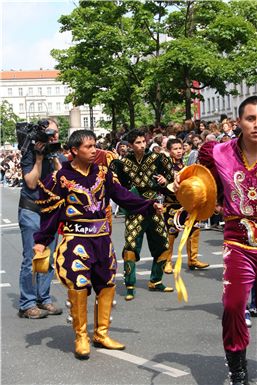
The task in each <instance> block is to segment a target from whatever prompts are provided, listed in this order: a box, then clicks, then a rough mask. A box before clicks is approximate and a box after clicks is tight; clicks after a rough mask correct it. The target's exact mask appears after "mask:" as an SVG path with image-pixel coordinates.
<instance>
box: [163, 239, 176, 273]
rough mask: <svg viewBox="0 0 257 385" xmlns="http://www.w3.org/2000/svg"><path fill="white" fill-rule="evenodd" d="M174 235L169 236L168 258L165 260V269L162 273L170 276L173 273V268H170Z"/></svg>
mask: <svg viewBox="0 0 257 385" xmlns="http://www.w3.org/2000/svg"><path fill="white" fill-rule="evenodd" d="M175 238H176V237H175V235H169V256H168V258H167V261H166V264H165V267H164V270H163V271H164V273H166V274H172V273H173V268H172V262H171V258H172V254H173V246H174V241H175Z"/></svg>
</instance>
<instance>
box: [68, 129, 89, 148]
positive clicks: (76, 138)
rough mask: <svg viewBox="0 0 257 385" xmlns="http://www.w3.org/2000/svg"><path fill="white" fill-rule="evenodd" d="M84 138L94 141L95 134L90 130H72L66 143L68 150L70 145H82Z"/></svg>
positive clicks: (76, 146)
mask: <svg viewBox="0 0 257 385" xmlns="http://www.w3.org/2000/svg"><path fill="white" fill-rule="evenodd" d="M85 138H88V139H94V140H95V141H96V135H95V133H94V132H93V131H91V130H77V131H74V132H73V133H72V134H71V136H70V137H69V140H68V143H67V146H68V147H69V149H70V151H71V148H72V147H75V148H79V147H80V146H81V145H82V143H83V141H84V139H85ZM71 153H72V151H71Z"/></svg>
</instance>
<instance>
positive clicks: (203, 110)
mask: <svg viewBox="0 0 257 385" xmlns="http://www.w3.org/2000/svg"><path fill="white" fill-rule="evenodd" d="M202 115H205V101H202ZM101 120H103V119H101Z"/></svg>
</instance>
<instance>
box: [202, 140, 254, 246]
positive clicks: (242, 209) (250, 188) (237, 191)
mask: <svg viewBox="0 0 257 385" xmlns="http://www.w3.org/2000/svg"><path fill="white" fill-rule="evenodd" d="M238 140H239V139H233V140H230V141H228V142H225V143H222V144H216V142H209V143H206V144H204V145H203V146H202V147H201V149H200V151H199V161H200V163H202V164H203V165H205V166H206V167H208V168H209V169H211V171H212V173H213V175H214V176H215V179H216V181H217V185H218V189H219V193H220V194H223V207H224V220H225V230H224V239H225V242H227V243H231V244H237V245H239V246H241V247H244V248H249V249H252V248H253V249H256V250H257V163H255V164H253V165H251V166H250V165H248V163H247V160H246V158H245V157H244V155H243V153H242V151H241V149H240V147H239V145H238ZM220 194H219V195H220Z"/></svg>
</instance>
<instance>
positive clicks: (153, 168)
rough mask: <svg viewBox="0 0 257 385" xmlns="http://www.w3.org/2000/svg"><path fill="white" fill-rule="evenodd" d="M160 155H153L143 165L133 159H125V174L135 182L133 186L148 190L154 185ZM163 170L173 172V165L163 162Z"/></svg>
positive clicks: (166, 161)
mask: <svg viewBox="0 0 257 385" xmlns="http://www.w3.org/2000/svg"><path fill="white" fill-rule="evenodd" d="M158 157H159V155H158V154H155V153H152V154H151V155H149V156H148V157H146V158H145V159H143V161H142V163H137V162H136V161H133V159H129V158H125V159H124V160H123V162H124V167H123V170H124V172H125V173H126V174H127V175H128V176H129V178H130V179H131V180H132V181H133V184H134V185H135V186H136V187H139V188H143V189H144V188H146V187H149V186H151V185H152V178H153V175H155V174H157V173H158V172H159V171H158V165H157V164H158V163H157V162H159V159H158ZM162 163H163V168H166V170H165V171H166V172H167V171H168V170H170V171H171V169H172V167H171V164H170V162H169V160H168V158H167V159H164V160H163V161H162Z"/></svg>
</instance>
